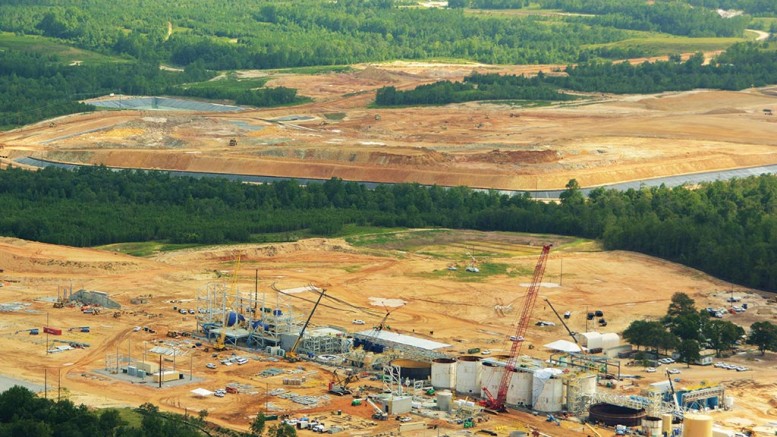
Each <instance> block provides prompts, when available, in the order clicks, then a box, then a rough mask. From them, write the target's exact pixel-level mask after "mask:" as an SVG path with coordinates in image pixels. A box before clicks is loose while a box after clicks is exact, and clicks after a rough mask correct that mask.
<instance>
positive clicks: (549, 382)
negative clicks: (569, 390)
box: [532, 374, 564, 413]
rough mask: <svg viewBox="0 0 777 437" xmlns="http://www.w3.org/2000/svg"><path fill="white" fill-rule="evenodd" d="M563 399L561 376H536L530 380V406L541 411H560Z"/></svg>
mask: <svg viewBox="0 0 777 437" xmlns="http://www.w3.org/2000/svg"><path fill="white" fill-rule="evenodd" d="M563 399H564V382H563V381H562V380H561V378H549V379H544V378H538V377H537V376H536V374H535V377H534V380H533V381H532V408H533V409H535V410H537V411H541V412H543V413H555V412H557V411H561V409H562V406H563V405H562V404H563Z"/></svg>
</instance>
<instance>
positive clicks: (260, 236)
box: [0, 168, 777, 290]
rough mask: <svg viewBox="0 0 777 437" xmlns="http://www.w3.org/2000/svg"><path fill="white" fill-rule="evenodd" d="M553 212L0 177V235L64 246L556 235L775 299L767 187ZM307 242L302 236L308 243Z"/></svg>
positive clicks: (415, 197)
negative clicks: (360, 235) (462, 232)
mask: <svg viewBox="0 0 777 437" xmlns="http://www.w3.org/2000/svg"><path fill="white" fill-rule="evenodd" d="M563 197H564V198H565V199H566V200H565V201H563V202H561V203H560V204H554V203H541V202H535V201H533V200H532V199H531V198H530V197H529V195H528V194H520V195H514V196H508V195H505V194H500V193H498V192H495V191H494V192H480V191H473V190H470V189H468V188H465V187H456V188H442V187H437V186H433V187H424V186H420V185H417V184H397V185H379V186H378V187H376V188H375V189H374V190H369V189H367V188H365V187H364V186H363V185H360V184H357V183H351V182H343V181H341V180H338V179H332V180H329V181H326V182H323V183H310V184H307V185H306V186H300V185H299V184H297V183H296V182H294V181H281V182H276V183H273V184H268V185H244V184H240V183H237V182H228V181H225V180H218V179H193V178H178V177H173V176H170V175H167V174H165V173H155V172H140V171H125V172H113V171H110V170H107V169H102V168H81V169H79V170H76V171H67V170H59V169H54V168H47V169H44V170H41V171H35V172H29V171H24V170H18V169H11V170H4V171H0V203H2V205H3V214H2V216H0V235H6V236H14V237H19V238H24V239H29V240H37V241H45V242H50V243H55V244H66V245H75V246H94V245H101V244H108V243H116V242H123V241H151V240H159V241H169V242H174V243H222V242H230V241H231V242H242V241H266V238H267V237H266V235H268V234H271V235H273V237H272V238H276V239H277V238H278V235H284V236H285V238H289V239H293V238H299V236H301V235H308V234H309V233H315V234H317V235H334V234H337V233H338V232H340V230H341V229H342V227H343V226H344V225H349V224H357V225H372V226H385V227H394V226H405V227H426V226H440V227H446V228H466V229H479V230H485V231H492V230H500V231H512V232H534V233H555V234H563V235H575V236H580V237H586V238H596V239H600V240H601V241H602V243H603V244H604V246H605V248H607V249H625V250H634V251H638V252H643V253H646V254H649V255H654V256H658V257H661V258H664V259H668V260H672V261H676V262H680V263H683V264H685V265H688V266H691V267H694V268H697V269H700V270H703V271H705V272H708V273H710V274H713V275H715V276H717V277H720V278H722V279H725V280H729V281H732V282H736V283H740V284H743V285H747V286H751V287H755V288H761V289H765V290H777V218H775V217H777V177H775V176H768V175H764V176H758V177H750V178H746V179H734V180H731V181H717V182H712V183H707V184H702V185H701V186H699V187H698V188H695V189H692V190H691V189H688V188H685V187H677V188H667V187H664V186H660V187H651V188H642V189H639V190H633V189H630V190H627V191H623V192H621V191H615V190H605V189H602V188H598V189H595V190H593V191H592V192H591V193H590V194H589V196H588V197H583V196H581V195H580V192H579V188H578V187H577V185H576V184H570V185H568V189H567V191H566V192H565V193H564V195H563ZM311 231H313V232H311Z"/></svg>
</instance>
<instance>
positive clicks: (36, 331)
mask: <svg viewBox="0 0 777 437" xmlns="http://www.w3.org/2000/svg"><path fill="white" fill-rule="evenodd" d="M20 332H29V333H30V335H38V334H39V333H40V331H39V330H38V328H30V329H20V330H18V331H16V332H14V334H18V333H20Z"/></svg>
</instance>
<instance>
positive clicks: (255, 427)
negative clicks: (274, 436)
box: [251, 411, 267, 435]
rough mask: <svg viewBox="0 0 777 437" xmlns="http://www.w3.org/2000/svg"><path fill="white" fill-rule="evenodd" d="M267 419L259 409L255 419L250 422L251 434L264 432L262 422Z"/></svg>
mask: <svg viewBox="0 0 777 437" xmlns="http://www.w3.org/2000/svg"><path fill="white" fill-rule="evenodd" d="M266 421H267V418H266V417H265V415H264V413H262V412H261V411H260V412H259V414H257V415H256V419H254V421H253V422H251V435H262V433H263V432H264V424H265V422H266Z"/></svg>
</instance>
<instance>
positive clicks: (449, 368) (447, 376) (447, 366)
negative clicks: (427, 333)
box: [432, 358, 456, 390]
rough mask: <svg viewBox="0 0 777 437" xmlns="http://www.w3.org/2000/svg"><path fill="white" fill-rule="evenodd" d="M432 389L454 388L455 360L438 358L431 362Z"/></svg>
mask: <svg viewBox="0 0 777 437" xmlns="http://www.w3.org/2000/svg"><path fill="white" fill-rule="evenodd" d="M432 387H434V388H435V389H437V390H439V389H450V390H453V389H455V388H456V360H454V359H453V358H438V359H436V360H433V361H432Z"/></svg>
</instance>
